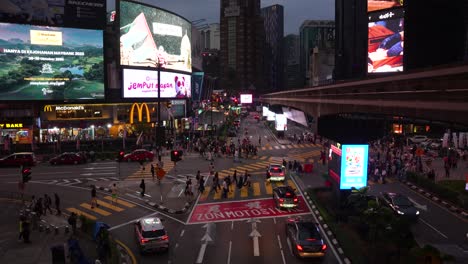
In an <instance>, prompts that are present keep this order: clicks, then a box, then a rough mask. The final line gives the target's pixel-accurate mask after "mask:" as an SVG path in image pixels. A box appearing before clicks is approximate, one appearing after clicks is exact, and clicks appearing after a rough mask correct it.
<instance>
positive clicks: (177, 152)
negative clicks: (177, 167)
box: [171, 150, 182, 162]
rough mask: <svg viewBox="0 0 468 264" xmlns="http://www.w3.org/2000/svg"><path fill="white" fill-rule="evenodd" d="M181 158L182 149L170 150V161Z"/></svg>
mask: <svg viewBox="0 0 468 264" xmlns="http://www.w3.org/2000/svg"><path fill="white" fill-rule="evenodd" d="M181 160H182V150H172V151H171V161H174V162H177V161H181Z"/></svg>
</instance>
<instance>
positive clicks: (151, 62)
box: [120, 1, 192, 72]
mask: <svg viewBox="0 0 468 264" xmlns="http://www.w3.org/2000/svg"><path fill="white" fill-rule="evenodd" d="M191 27H192V26H191V23H190V22H189V21H187V20H185V19H184V18H182V17H180V16H178V15H175V14H173V13H170V12H168V11H164V10H162V9H159V8H155V7H151V6H147V5H144V4H140V3H135V2H130V1H120V65H122V66H144V67H154V68H156V67H157V65H158V62H159V63H160V64H161V67H162V68H163V69H171V70H177V71H185V72H192V49H191V35H192V28H191Z"/></svg>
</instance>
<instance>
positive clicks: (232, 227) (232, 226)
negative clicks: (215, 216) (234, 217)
mask: <svg viewBox="0 0 468 264" xmlns="http://www.w3.org/2000/svg"><path fill="white" fill-rule="evenodd" d="M231 230H234V221H232V222H231Z"/></svg>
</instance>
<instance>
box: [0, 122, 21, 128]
mask: <svg viewBox="0 0 468 264" xmlns="http://www.w3.org/2000/svg"><path fill="white" fill-rule="evenodd" d="M0 128H1V129H9V128H23V123H0Z"/></svg>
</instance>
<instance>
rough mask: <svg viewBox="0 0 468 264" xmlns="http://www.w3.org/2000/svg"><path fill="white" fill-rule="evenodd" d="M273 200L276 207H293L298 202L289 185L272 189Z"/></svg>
mask: <svg viewBox="0 0 468 264" xmlns="http://www.w3.org/2000/svg"><path fill="white" fill-rule="evenodd" d="M273 200H274V201H275V204H276V207H278V208H280V209H281V208H294V207H297V206H298V204H299V199H298V198H297V196H296V194H295V191H294V189H293V188H291V186H279V187H276V188H274V189H273Z"/></svg>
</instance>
